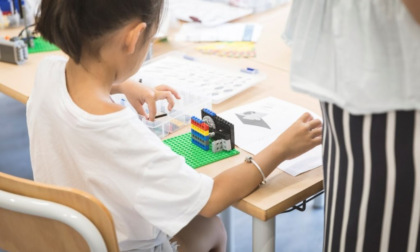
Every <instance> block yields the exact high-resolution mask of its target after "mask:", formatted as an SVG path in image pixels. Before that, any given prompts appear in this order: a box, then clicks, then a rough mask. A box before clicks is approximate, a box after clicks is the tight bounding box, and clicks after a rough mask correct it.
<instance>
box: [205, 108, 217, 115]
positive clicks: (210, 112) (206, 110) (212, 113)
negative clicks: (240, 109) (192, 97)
mask: <svg viewBox="0 0 420 252" xmlns="http://www.w3.org/2000/svg"><path fill="white" fill-rule="evenodd" d="M203 111H204V112H206V113H207V114H209V115H211V116H216V113H214V112H213V111H211V110H210V109H207V108H204V109H203Z"/></svg>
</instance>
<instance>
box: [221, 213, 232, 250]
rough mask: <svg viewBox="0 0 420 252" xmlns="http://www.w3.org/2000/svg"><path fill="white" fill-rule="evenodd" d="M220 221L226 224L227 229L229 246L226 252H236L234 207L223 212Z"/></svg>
mask: <svg viewBox="0 0 420 252" xmlns="http://www.w3.org/2000/svg"><path fill="white" fill-rule="evenodd" d="M219 216H220V219H222V221H223V224H225V229H226V233H227V245H226V252H234V251H235V236H234V227H233V224H232V207H228V208H226V209H225V210H224V211H223V212H221V213H220V214H219Z"/></svg>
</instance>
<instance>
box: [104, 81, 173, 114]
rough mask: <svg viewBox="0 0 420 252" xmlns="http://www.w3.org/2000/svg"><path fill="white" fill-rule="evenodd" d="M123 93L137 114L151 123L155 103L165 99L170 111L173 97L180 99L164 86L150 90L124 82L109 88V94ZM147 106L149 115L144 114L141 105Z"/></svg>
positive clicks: (140, 85) (154, 111) (136, 84)
mask: <svg viewBox="0 0 420 252" xmlns="http://www.w3.org/2000/svg"><path fill="white" fill-rule="evenodd" d="M116 93H123V94H124V95H125V96H126V97H127V99H128V101H129V102H130V104H131V105H132V106H133V107H134V108H135V109H136V110H137V113H139V114H140V115H142V116H144V117H146V118H148V119H149V120H151V121H153V120H154V119H155V116H156V101H157V100H163V99H166V100H167V101H168V109H169V110H171V109H172V108H173V106H174V105H175V101H174V97H175V98H177V99H180V98H181V97H180V96H179V94H178V92H177V91H176V90H175V89H173V88H171V87H169V86H166V85H159V86H157V87H155V88H151V87H148V86H145V85H143V84H142V83H139V82H136V81H133V80H126V81H125V82H123V83H120V84H114V85H112V87H111V94H116ZM145 103H146V104H147V106H148V108H149V114H146V112H145V111H144V108H143V104H145Z"/></svg>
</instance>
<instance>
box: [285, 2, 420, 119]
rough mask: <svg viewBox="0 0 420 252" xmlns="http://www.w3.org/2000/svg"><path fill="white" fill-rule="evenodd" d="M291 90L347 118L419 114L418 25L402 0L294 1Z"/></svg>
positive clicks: (290, 33) (289, 31)
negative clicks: (331, 105) (393, 112)
mask: <svg viewBox="0 0 420 252" xmlns="http://www.w3.org/2000/svg"><path fill="white" fill-rule="evenodd" d="M283 38H285V40H286V42H289V44H290V45H291V47H292V60H291V80H290V81H291V85H292V88H293V89H295V90H297V91H301V92H305V93H308V94H310V95H313V96H315V97H317V98H318V99H320V100H322V101H327V102H332V103H335V104H337V105H339V106H341V107H343V108H345V109H347V110H349V111H350V112H352V113H355V114H367V113H374V112H385V111H390V110H396V109H400V110H407V109H409V110H412V109H420V25H419V24H418V23H416V22H415V21H414V19H413V17H412V16H411V15H410V13H409V12H408V10H407V8H406V7H405V5H404V4H403V3H402V1H401V0H294V1H293V6H292V9H291V12H290V16H289V20H288V25H287V27H286V30H285V33H284V34H283Z"/></svg>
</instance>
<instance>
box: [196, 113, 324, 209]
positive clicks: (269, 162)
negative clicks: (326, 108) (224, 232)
mask: <svg viewBox="0 0 420 252" xmlns="http://www.w3.org/2000/svg"><path fill="white" fill-rule="evenodd" d="M321 126H322V123H321V121H320V120H318V119H316V120H314V119H313V118H312V116H311V115H310V114H309V113H305V114H303V115H302V116H301V117H300V118H299V119H298V120H297V121H296V122H295V123H294V124H292V125H291V126H290V127H289V128H288V129H287V130H286V131H285V132H283V134H281V135H280V136H279V137H278V138H277V139H276V140H275V141H274V142H273V143H272V144H270V145H269V146H268V147H266V148H265V149H264V150H262V151H261V152H260V153H259V154H257V155H256V156H254V158H253V159H254V160H255V161H256V162H257V164H258V165H259V166H260V167H261V169H262V171H263V172H264V174H265V176H266V177H267V176H268V175H269V174H270V173H271V172H272V171H273V170H274V169H275V168H276V167H277V166H278V165H279V164H280V163H281V162H283V161H285V160H287V159H292V158H294V157H297V156H299V155H300V154H302V153H304V152H306V151H308V150H310V149H312V148H313V147H315V146H317V145H319V144H320V143H321V131H322V127H321ZM261 181H262V176H261V173H260V172H259V171H258V169H257V167H256V166H255V165H254V164H252V163H246V162H244V163H242V164H239V165H237V166H234V167H232V168H231V169H229V170H226V171H224V172H222V173H221V174H219V175H218V176H216V177H215V178H214V186H213V191H212V193H211V196H210V199H209V200H208V202H207V204H206V205H205V206H204V208H203V209H202V210H201V212H200V215H202V216H204V217H212V216H214V215H216V214H218V213H220V212H221V211H222V210H224V209H225V208H227V207H228V206H230V205H231V204H233V203H234V202H236V201H238V200H240V199H242V198H243V197H245V196H247V195H248V194H250V193H251V192H252V191H254V190H255V189H256V188H257V186H258V185H259V184H260V183H261Z"/></svg>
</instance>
